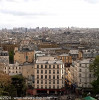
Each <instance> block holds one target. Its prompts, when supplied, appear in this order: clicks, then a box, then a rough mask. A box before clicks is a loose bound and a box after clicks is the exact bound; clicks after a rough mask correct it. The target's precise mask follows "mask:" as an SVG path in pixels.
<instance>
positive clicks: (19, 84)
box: [12, 75, 26, 96]
mask: <svg viewBox="0 0 99 100" xmlns="http://www.w3.org/2000/svg"><path fill="white" fill-rule="evenodd" d="M12 85H13V86H14V87H15V88H16V90H17V96H24V95H25V93H26V84H25V78H24V77H23V76H22V75H14V76H12Z"/></svg>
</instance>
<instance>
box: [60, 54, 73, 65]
mask: <svg viewBox="0 0 99 100" xmlns="http://www.w3.org/2000/svg"><path fill="white" fill-rule="evenodd" d="M58 58H59V59H61V60H62V61H63V63H64V66H65V67H69V66H70V64H72V57H71V56H70V55H69V54H61V55H59V56H58Z"/></svg>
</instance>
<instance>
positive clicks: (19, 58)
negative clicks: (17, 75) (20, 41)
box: [14, 48, 34, 64]
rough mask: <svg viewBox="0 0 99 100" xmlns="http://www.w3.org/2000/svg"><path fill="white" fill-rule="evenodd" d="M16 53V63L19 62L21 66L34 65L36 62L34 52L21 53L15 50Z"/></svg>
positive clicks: (25, 51)
mask: <svg viewBox="0 0 99 100" xmlns="http://www.w3.org/2000/svg"><path fill="white" fill-rule="evenodd" d="M14 53H15V55H14V63H16V62H18V63H19V64H23V63H25V62H28V63H32V62H33V61H34V51H30V50H24V51H20V50H18V48H15V50H14Z"/></svg>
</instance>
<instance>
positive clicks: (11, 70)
mask: <svg viewBox="0 0 99 100" xmlns="http://www.w3.org/2000/svg"><path fill="white" fill-rule="evenodd" d="M3 71H4V73H6V74H9V75H19V74H22V66H19V64H18V63H15V64H9V65H8V66H5V67H4V69H3Z"/></svg>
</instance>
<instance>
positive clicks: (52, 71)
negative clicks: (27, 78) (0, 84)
mask: <svg viewBox="0 0 99 100" xmlns="http://www.w3.org/2000/svg"><path fill="white" fill-rule="evenodd" d="M34 77H35V80H34V81H35V83H34V89H35V91H36V92H37V94H41V93H44V94H46V93H47V94H58V93H62V92H63V91H64V87H65V84H64V82H65V81H64V64H63V62H62V61H61V60H57V59H55V58H54V57H52V56H43V57H38V58H37V60H36V63H35V67H34Z"/></svg>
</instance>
